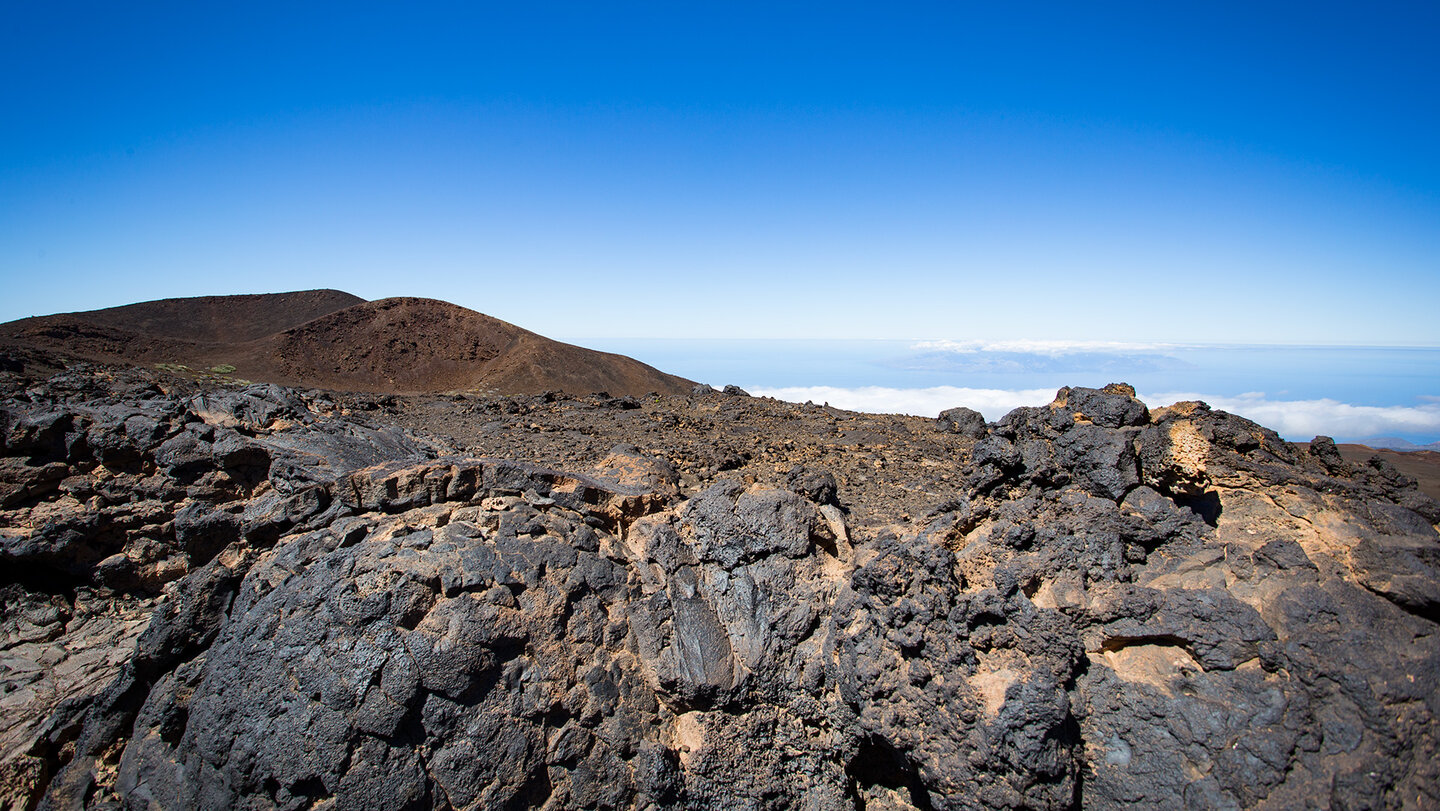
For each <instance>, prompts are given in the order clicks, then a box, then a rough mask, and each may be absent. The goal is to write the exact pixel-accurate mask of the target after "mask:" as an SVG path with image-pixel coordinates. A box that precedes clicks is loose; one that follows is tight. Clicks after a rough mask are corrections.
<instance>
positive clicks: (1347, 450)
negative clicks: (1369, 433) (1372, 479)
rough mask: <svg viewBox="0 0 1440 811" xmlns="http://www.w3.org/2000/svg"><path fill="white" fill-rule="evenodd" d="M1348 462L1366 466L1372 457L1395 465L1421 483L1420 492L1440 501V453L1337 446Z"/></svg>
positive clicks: (1364, 446)
mask: <svg viewBox="0 0 1440 811" xmlns="http://www.w3.org/2000/svg"><path fill="white" fill-rule="evenodd" d="M1336 447H1337V448H1339V450H1340V456H1341V457H1343V458H1344V459H1345V461H1347V462H1351V463H1355V464H1364V463H1365V462H1366V461H1367V460H1369V459H1370V457H1372V456H1378V457H1380V458H1381V459H1384V460H1385V461H1387V462H1389V463H1390V464H1392V465H1394V466H1395V467H1396V469H1397V470H1399V471H1400V472H1401V473H1404V474H1405V475H1406V476H1409V477H1410V478H1412V479H1414V480H1415V481H1417V482H1419V483H1420V492H1422V493H1424V494H1425V495H1427V496H1429V497H1431V498H1433V499H1436V500H1440V453H1436V452H1435V451H1391V450H1383V449H1376V448H1372V447H1370V446H1368V445H1337V446H1336Z"/></svg>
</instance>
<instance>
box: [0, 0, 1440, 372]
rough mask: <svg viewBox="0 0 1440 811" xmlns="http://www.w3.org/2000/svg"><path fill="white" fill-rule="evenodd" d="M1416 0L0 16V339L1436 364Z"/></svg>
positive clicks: (17, 10)
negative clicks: (1284, 355)
mask: <svg viewBox="0 0 1440 811" xmlns="http://www.w3.org/2000/svg"><path fill="white" fill-rule="evenodd" d="M1436 42H1440V6H1436V5H1435V4H1420V3H1415V4H1383V5H1377V4H1359V3H1355V4H1343V5H1342V4H1327V3H1313V2H1311V3H1259V4H1257V3H1245V4H1214V3H1206V4H1200V3H1163V4H1155V3H1104V4H1099V3H1084V4H1082V3H1073V2H1071V3H1024V4H1019V3H1003V4H1002V3H986V4H978V3H975V4H971V3H944V4H860V3H845V2H840V3H834V2H831V3H823V4H822V3H815V4H797V3H765V4H738V3H727V4H713V5H698V4H677V3H665V4H659V3H657V4H650V5H638V4H597V3H575V4H553V3H535V4H503V5H501V4H454V5H446V4H421V5H420V7H418V8H417V7H415V5H414V4H406V5H400V4H394V5H385V4H373V3H345V4H339V3H336V4H269V3H248V4H233V5H230V6H227V7H221V6H219V4H208V3H206V4H199V3H126V4H119V3H112V2H105V3H67V2H54V3H26V4H21V3H11V4H9V5H8V6H7V8H6V10H5V12H4V14H3V16H0V71H3V75H4V76H6V77H7V79H6V81H5V82H3V83H0V110H3V111H4V113H3V115H0V280H3V285H4V290H5V295H4V296H3V297H0V320H9V319H12V318H19V317H24V316H28V315H38V314H44V313H50V312H61V311H68V310H78V309H89V308H96V307H105V306H113V305H117V304H123V303H129V302H132V301H139V300H146V299H153V298H163V297H168V296H187V295H211V294H225V293H239V292H272V291H281V290H291V289H304V288H315V287H335V288H339V289H343V290H348V291H350V292H353V293H355V294H357V295H360V296H364V297H366V298H380V297H385V296H393V295H418V296H429V297H434V298H442V299H446V300H449V301H453V302H455V303H457V304H462V305H464V306H467V307H472V308H474V309H477V310H480V311H482V312H486V313H489V314H491V315H495V316H497V317H500V318H503V319H505V320H508V321H512V322H514V323H516V324H519V325H521V326H524V327H527V328H529V329H533V330H536V331H538V332H541V333H544V334H548V335H552V336H555V337H560V338H566V339H571V340H583V339H585V338H597V339H599V338H616V337H641V338H646V337H648V338H662V337H668V336H683V337H695V338H727V337H746V338H761V337H764V338H796V337H822V338H897V339H899V338H904V339H926V338H936V339H939V338H944V339H986V340H1007V339H1017V340H1018V339H1044V340H1084V341H1156V340H1161V341H1190V342H1197V341H1199V342H1249V343H1254V342H1262V343H1263V342H1279V343H1323V344H1366V345H1368V344H1379V345H1424V346H1435V345H1440V326H1437V325H1440V319H1437V318H1435V311H1436V305H1437V303H1440V93H1436V92H1435V87H1436V85H1437V81H1440V48H1437V47H1435V43H1436Z"/></svg>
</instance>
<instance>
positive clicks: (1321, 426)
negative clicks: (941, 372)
mask: <svg viewBox="0 0 1440 811" xmlns="http://www.w3.org/2000/svg"><path fill="white" fill-rule="evenodd" d="M751 393H752V394H756V395H759V396H762V397H774V398H775V399H777V400H787V401H790V402H796V403H803V402H813V403H817V404H818V403H828V404H830V405H832V406H835V407H836V408H843V409H847V410H850V411H865V412H869V413H876V414H912V415H916V416H922V417H933V416H935V415H937V414H939V413H940V412H941V411H943V410H945V409H947V408H954V407H956V406H966V407H968V408H973V409H975V410H976V411H979V412H980V413H981V414H984V415H985V418H986V419H987V420H996V419H999V418H1000V417H1002V416H1004V415H1005V414H1006V413H1008V412H1009V411H1010V410H1011V409H1014V408H1018V407H1020V406H1036V405H1044V404H1046V403H1049V402H1050V401H1051V400H1053V399H1054V397H1055V390H1054V389H977V388H963V387H959V386H932V387H929V388H913V389H907V388H887V387H884V386H858V387H854V388H841V387H835V386H790V387H778V388H759V389H754V390H752V392H751ZM1139 397H1140V399H1141V400H1143V401H1144V402H1145V403H1146V404H1147V405H1149V406H1150V407H1152V408H1155V407H1159V406H1165V405H1170V404H1171V403H1176V402H1179V401H1182V400H1203V401H1204V402H1206V403H1208V404H1209V405H1210V407H1211V408H1216V409H1220V410H1223V411H1228V412H1230V413H1232V414H1238V415H1240V416H1242V417H1245V418H1246V419H1249V420H1254V421H1255V422H1258V423H1260V424H1261V425H1264V426H1265V427H1267V428H1271V429H1273V430H1275V431H1276V432H1277V433H1279V434H1280V435H1281V436H1283V437H1285V438H1286V439H1289V440H1294V441H1306V440H1309V439H1310V438H1312V437H1314V436H1316V435H1317V434H1326V435H1330V436H1334V437H1335V438H1337V439H1340V440H1342V441H1343V440H1357V439H1364V438H1369V437H1378V436H1389V435H1396V434H1403V435H1414V434H1422V435H1423V434H1440V398H1425V400H1427V402H1423V403H1421V404H1419V405H1414V406H1362V405H1352V404H1350V403H1343V402H1339V401H1337V400H1330V399H1319V400H1287V399H1277V398H1272V397H1267V396H1266V395H1265V394H1264V393H1262V392H1250V393H1246V394H1241V395H1238V396H1234V397H1225V396H1217V395H1212V394H1206V393H1204V392H1173V391H1172V392H1153V393H1146V392H1140V393H1139Z"/></svg>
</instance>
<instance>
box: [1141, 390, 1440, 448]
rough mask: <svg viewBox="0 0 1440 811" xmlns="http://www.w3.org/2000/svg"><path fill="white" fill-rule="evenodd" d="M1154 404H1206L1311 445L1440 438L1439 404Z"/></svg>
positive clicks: (1251, 400) (1167, 399)
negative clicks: (1327, 440)
mask: <svg viewBox="0 0 1440 811" xmlns="http://www.w3.org/2000/svg"><path fill="white" fill-rule="evenodd" d="M1141 399H1143V400H1145V402H1146V403H1148V404H1150V405H1152V406H1153V405H1168V404H1170V403H1174V402H1178V401H1180V400H1204V401H1205V402H1207V403H1209V404H1210V407H1211V408H1218V409H1220V410H1222V411H1229V412H1230V413H1231V414H1239V415H1240V416H1242V417H1244V418H1246V419H1248V420H1254V421H1255V422H1258V423H1260V424H1261V425H1263V426H1265V427H1266V428H1270V429H1272V430H1274V431H1275V432H1276V433H1278V434H1280V435H1281V436H1283V437H1285V438H1286V439H1294V440H1301V441H1303V440H1308V439H1310V438H1311V437H1314V436H1316V435H1318V434H1325V435H1327V436H1333V437H1336V438H1339V439H1366V438H1369V437H1380V436H1395V435H1397V434H1399V435H1405V436H1415V435H1420V436H1425V437H1430V438H1432V439H1433V438H1436V437H1440V403H1424V404H1423V405H1416V406H1361V405H1352V404H1350V403H1342V402H1340V401H1338V400H1330V399H1323V400H1272V399H1269V398H1267V397H1266V396H1265V395H1264V393H1261V392H1250V393H1246V394H1242V395H1240V396H1238V397H1216V396H1213V395H1206V394H1197V393H1193V392H1162V393H1159V394H1154V395H1151V396H1148V397H1147V396H1143V395H1142V397H1141Z"/></svg>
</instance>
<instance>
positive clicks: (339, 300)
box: [0, 290, 694, 396]
mask: <svg viewBox="0 0 1440 811" xmlns="http://www.w3.org/2000/svg"><path fill="white" fill-rule="evenodd" d="M0 345H6V346H10V347H20V348H28V349H36V350H42V351H48V352H57V353H61V354H63V355H65V356H67V357H72V358H79V359H85V360H93V361H100V362H105V363H124V364H131V365H138V366H153V365H157V364H170V365H177V366H185V367H189V368H191V369H195V370H204V369H210V368H216V367H218V368H221V369H226V368H228V367H234V369H233V371H227V372H226V373H227V374H233V375H234V376H235V377H236V378H240V379H244V380H250V381H264V382H271V383H281V384H284V385H289V386H300V387H323V388H333V389H341V390H348V391H363V392H371V393H380V394H421V393H434V392H442V391H456V390H483V391H489V392H495V393H504V394H533V393H538V392H542V391H547V390H560V391H567V392H571V393H576V394H586V393H590V392H596V391H606V392H609V393H611V394H613V395H617V396H623V395H634V396H639V395H643V394H646V393H648V392H652V391H653V392H661V393H681V392H686V391H689V389H690V388H691V387H692V386H693V385H694V384H693V383H692V382H691V381H688V380H685V379H683V378H679V377H675V376H674V375H668V374H665V373H663V372H661V371H659V370H657V369H654V368H652V367H650V366H646V365H645V364H643V363H640V362H639V361H636V360H633V359H631V358H627V357H624V356H621V355H612V354H608V353H603V352H595V351H593V350H589V349H584V348H582V347H578V346H572V345H570V344H563V343H560V342H558V341H552V340H550V339H548V338H545V337H543V336H541V335H537V334H535V333H533V332H529V331H527V330H524V329H521V328H520V327H517V326H515V325H513V324H508V323H506V322H504V321H500V320H499V319H495V318H491V317H490V316H487V315H484V314H481V313H477V312H475V311H473V310H469V309H466V308H464V307H460V306H457V305H454V304H450V303H448V302H444V301H436V300H434V299H421V298H389V299H381V300H379V301H365V300H364V299H361V298H359V297H357V296H352V295H350V294H349V293H343V292H340V291H337V290H309V291H302V292H295V293H277V294H266V295H246V296H206V297H201V298H185V299H163V300H160V301H151V302H144V303H141V304H132V305H127V306H124V307H114V308H110V309H105V310H94V311H90V312H80V313H65V314H60V315H51V316H41V317H37V318H26V319H22V320H20V321H13V322H10V323H8V324H3V325H0Z"/></svg>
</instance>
